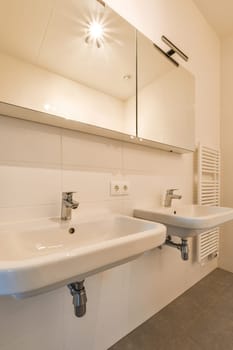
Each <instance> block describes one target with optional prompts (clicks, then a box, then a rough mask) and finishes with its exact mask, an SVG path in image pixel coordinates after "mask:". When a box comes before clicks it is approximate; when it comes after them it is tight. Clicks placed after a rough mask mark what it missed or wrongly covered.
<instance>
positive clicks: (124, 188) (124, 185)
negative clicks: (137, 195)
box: [120, 181, 130, 196]
mask: <svg viewBox="0 0 233 350" xmlns="http://www.w3.org/2000/svg"><path fill="white" fill-rule="evenodd" d="M120 187H121V195H122V196H128V195H129V190H130V189H129V181H122V182H121V185H120Z"/></svg>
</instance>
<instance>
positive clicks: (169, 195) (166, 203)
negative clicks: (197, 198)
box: [164, 188, 182, 208]
mask: <svg viewBox="0 0 233 350" xmlns="http://www.w3.org/2000/svg"><path fill="white" fill-rule="evenodd" d="M177 190H178V189H177V188H171V189H169V190H167V191H166V197H165V201H164V206H165V207H167V208H170V207H171V205H172V200H173V199H181V198H182V196H181V195H178V194H174V191H177Z"/></svg>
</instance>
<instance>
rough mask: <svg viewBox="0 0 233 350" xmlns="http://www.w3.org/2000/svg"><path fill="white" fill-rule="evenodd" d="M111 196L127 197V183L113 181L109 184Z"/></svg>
mask: <svg viewBox="0 0 233 350" xmlns="http://www.w3.org/2000/svg"><path fill="white" fill-rule="evenodd" d="M110 195H111V196H128V195H129V181H123V180H113V181H111V182H110Z"/></svg>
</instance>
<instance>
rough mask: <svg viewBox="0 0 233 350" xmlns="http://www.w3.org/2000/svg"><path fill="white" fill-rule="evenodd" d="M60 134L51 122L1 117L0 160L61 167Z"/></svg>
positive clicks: (0, 161)
mask: <svg viewBox="0 0 233 350" xmlns="http://www.w3.org/2000/svg"><path fill="white" fill-rule="evenodd" d="M60 133H61V132H60V130H59V129H58V128H54V127H50V126H48V125H42V124H37V123H32V122H29V121H23V120H18V119H15V118H9V117H3V116H0V163H12V162H17V163H20V164H22V163H24V162H31V163H34V164H38V163H39V164H43V165H50V166H60V163H61V136H60Z"/></svg>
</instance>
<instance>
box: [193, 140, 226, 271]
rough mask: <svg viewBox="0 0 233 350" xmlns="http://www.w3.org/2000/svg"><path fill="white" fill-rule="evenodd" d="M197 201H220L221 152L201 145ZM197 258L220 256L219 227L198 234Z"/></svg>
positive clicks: (217, 203) (199, 260) (198, 161)
mask: <svg viewBox="0 0 233 350" xmlns="http://www.w3.org/2000/svg"><path fill="white" fill-rule="evenodd" d="M197 203H198V204H201V205H212V206H218V205H219V203H220V152H219V151H218V150H215V149H212V148H209V147H205V146H202V145H199V147H198V150H197ZM197 237H198V238H197V259H198V262H199V263H201V264H204V263H205V261H206V260H208V259H211V258H213V257H216V256H218V252H219V228H214V229H212V230H208V231H206V232H203V233H202V234H200V235H199V236H197Z"/></svg>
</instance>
